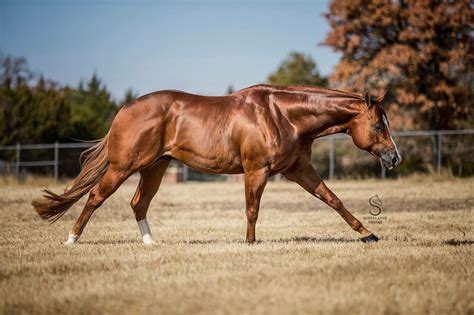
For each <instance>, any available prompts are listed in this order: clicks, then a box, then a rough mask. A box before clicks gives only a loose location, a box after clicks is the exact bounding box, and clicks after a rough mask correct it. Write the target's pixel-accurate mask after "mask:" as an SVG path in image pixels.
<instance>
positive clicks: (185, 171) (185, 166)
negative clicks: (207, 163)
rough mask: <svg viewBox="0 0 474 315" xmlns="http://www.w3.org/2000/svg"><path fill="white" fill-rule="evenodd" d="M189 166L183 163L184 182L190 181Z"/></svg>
mask: <svg viewBox="0 0 474 315" xmlns="http://www.w3.org/2000/svg"><path fill="white" fill-rule="evenodd" d="M188 171H189V170H188V166H187V165H186V164H184V163H183V182H187V181H188Z"/></svg>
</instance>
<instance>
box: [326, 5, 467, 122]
mask: <svg viewBox="0 0 474 315" xmlns="http://www.w3.org/2000/svg"><path fill="white" fill-rule="evenodd" d="M326 17H327V19H328V21H329V24H330V26H331V31H330V32H329V34H328V35H327V37H326V39H325V41H324V42H323V44H324V45H327V46H330V47H332V48H333V49H334V50H335V51H337V52H340V53H341V54H342V56H341V60H340V62H339V64H338V65H337V66H336V68H335V71H334V72H333V74H332V76H331V78H330V79H331V83H332V85H333V86H336V87H338V88H341V89H346V90H353V91H363V90H366V91H369V92H370V93H371V94H374V95H381V94H383V93H384V91H385V90H387V89H388V90H389V94H390V95H391V96H392V97H391V102H390V103H389V104H388V106H387V107H388V111H389V115H390V117H391V123H392V125H393V126H394V128H396V129H414V128H417V129H453V128H472V127H473V126H474V119H473V118H472V116H473V115H472V109H473V103H474V97H473V94H474V93H473V90H474V83H473V81H474V76H473V67H474V66H473V64H474V63H473V61H474V60H473V59H474V58H473V52H474V45H473V43H474V39H473V36H472V34H474V31H473V18H474V7H471V5H470V3H469V1H451V2H448V1H431V0H416V1H415V0H406V1H404V0H396V1H390V0H374V1H363V0H332V1H331V3H330V6H329V12H328V13H327V14H326Z"/></svg>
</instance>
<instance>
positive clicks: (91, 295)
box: [0, 177, 474, 314]
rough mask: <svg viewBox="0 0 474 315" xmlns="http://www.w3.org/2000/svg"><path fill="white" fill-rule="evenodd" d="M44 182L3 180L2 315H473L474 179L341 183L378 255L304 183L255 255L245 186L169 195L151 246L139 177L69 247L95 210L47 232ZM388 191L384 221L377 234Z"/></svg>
mask: <svg viewBox="0 0 474 315" xmlns="http://www.w3.org/2000/svg"><path fill="white" fill-rule="evenodd" d="M44 184H45V183H42V182H34V183H30V184H11V183H10V184H7V183H5V182H0V214H1V216H0V251H1V255H0V314H16V313H27V314H32V313H68V314H79V313H80V314H84V313H109V314H132V313H138V314H145V313H153V314H305V313H309V314H319V313H321V314H347V313H351V314H354V313H355V314H381V313H383V314H397V313H400V314H450V313H451V314H473V313H474V292H473V288H474V285H473V282H474V281H473V280H474V279H473V269H474V268H473V266H474V248H473V245H474V244H473V240H474V231H473V223H474V216H473V209H474V180H473V179H462V180H461V179H442V178H440V179H433V178H426V177H419V178H412V179H405V180H387V181H376V180H365V181H333V182H329V183H328V185H329V186H330V187H331V188H333V190H334V191H335V192H336V193H337V194H338V195H339V196H340V197H341V199H342V200H343V201H344V203H345V204H346V206H347V207H348V208H349V209H351V211H352V212H353V213H354V214H355V215H356V216H357V217H359V218H360V219H361V220H362V221H363V222H365V223H366V225H367V226H368V227H369V228H370V229H372V230H373V231H374V232H375V233H376V234H377V235H378V236H379V237H381V241H380V242H379V243H376V244H363V243H361V242H359V241H358V235H357V234H356V233H355V232H353V231H352V230H350V228H349V227H348V226H347V225H346V224H345V223H344V222H343V220H342V218H340V217H339V216H338V215H337V214H336V213H335V212H334V211H333V210H331V209H329V208H328V207H327V206H326V205H324V204H323V203H322V202H320V201H319V200H316V199H315V198H313V197H311V196H310V195H309V194H307V193H305V192H304V191H303V190H302V189H301V188H299V187H298V186H296V185H295V184H292V183H286V182H283V183H269V185H268V186H267V188H266V191H265V194H264V196H263V200H262V208H261V211H260V217H259V221H258V224H257V239H258V240H259V242H258V243H257V244H255V245H250V246H249V245H246V244H245V243H244V242H243V240H244V237H245V224H246V220H245V215H244V210H243V205H244V197H243V187H242V184H241V183H204V184H203V183H188V184H165V185H163V187H162V189H161V190H160V192H159V193H158V195H157V197H156V198H155V200H154V201H153V203H152V206H151V208H150V211H149V215H148V219H149V222H150V224H151V228H152V231H153V232H154V236H155V241H156V242H157V244H156V246H154V247H145V246H144V245H142V244H141V239H140V236H139V231H138V228H137V225H136V222H135V220H134V218H133V214H132V211H131V209H130V207H129V201H130V199H131V197H132V194H133V191H134V185H135V184H136V178H132V179H130V180H129V181H128V182H127V183H125V184H124V185H123V186H122V187H121V188H120V190H119V191H118V192H117V193H116V194H115V195H114V196H112V197H111V198H110V199H109V200H107V202H106V203H105V204H104V205H103V206H102V208H100V209H99V210H98V211H97V212H96V213H95V215H94V217H93V218H92V220H91V222H90V223H89V225H88V226H87V228H86V230H85V232H84V234H83V236H82V238H81V239H80V241H79V243H78V244H77V245H76V246H75V247H73V248H68V247H65V246H63V245H62V242H63V241H65V239H66V237H67V232H68V230H69V228H70V227H71V225H72V223H73V220H75V218H76V217H77V216H78V215H79V212H80V210H81V209H80V208H81V205H83V204H84V200H81V202H79V204H78V205H76V206H74V208H73V209H72V210H71V211H70V212H69V213H68V214H67V215H66V216H65V217H64V218H63V219H61V220H60V221H59V222H58V223H56V224H54V225H48V223H46V222H44V221H41V220H40V219H39V217H38V216H37V215H36V214H35V213H34V212H33V209H32V207H31V206H30V202H31V200H32V198H33V197H35V196H38V194H39V190H40V188H42V186H43V185H44ZM50 186H52V187H51V188H55V189H56V191H59V190H60V188H61V187H63V186H64V185H54V184H53V185H50ZM375 194H377V195H378V196H379V197H380V199H381V200H382V202H383V212H382V214H381V215H380V216H381V217H384V219H383V220H382V223H367V221H368V220H369V218H367V216H369V213H368V210H369V209H370V208H371V207H370V206H369V204H368V199H369V198H370V197H371V196H373V195H375ZM364 217H365V219H364Z"/></svg>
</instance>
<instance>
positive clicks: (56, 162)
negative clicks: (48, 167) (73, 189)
mask: <svg viewBox="0 0 474 315" xmlns="http://www.w3.org/2000/svg"><path fill="white" fill-rule="evenodd" d="M58 173H59V143H58V142H57V141H56V142H55V143H54V180H55V181H57V180H58V175H59V174H58Z"/></svg>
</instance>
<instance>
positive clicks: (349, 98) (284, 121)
mask: <svg viewBox="0 0 474 315" xmlns="http://www.w3.org/2000/svg"><path fill="white" fill-rule="evenodd" d="M383 103H384V100H383V97H382V98H380V99H371V98H370V96H368V94H365V95H359V94H355V93H348V92H344V91H339V90H333V89H327V88H319V87H309V86H288V87H277V86H270V85H256V86H252V87H249V88H245V89H243V90H240V91H237V92H235V93H233V94H231V95H228V96H202V95H194V94H189V93H185V92H181V91H172V90H165V91H158V92H154V93H151V94H147V95H144V96H142V97H140V98H138V99H137V100H135V101H132V102H131V103H129V104H126V105H125V106H123V107H122V108H121V109H120V111H119V112H118V113H117V115H116V117H115V118H114V120H113V122H112V126H111V128H110V130H109V132H108V133H107V135H106V136H105V137H104V138H103V139H101V140H100V141H99V142H98V143H97V144H96V145H94V146H93V147H91V148H89V149H87V150H86V151H84V152H83V154H82V155H81V162H82V167H81V172H80V173H79V175H78V176H77V177H76V178H75V179H74V180H73V181H72V183H71V185H70V186H69V187H68V188H66V190H65V191H64V193H62V194H56V193H54V192H51V191H49V190H45V191H44V192H45V195H44V196H43V197H42V198H39V199H36V200H34V201H33V203H32V204H33V206H34V208H35V209H36V211H37V212H38V214H39V215H40V216H41V218H43V219H48V220H51V221H55V220H57V219H59V218H60V217H61V216H62V215H63V214H64V213H65V212H66V211H67V210H68V209H69V208H70V207H71V206H72V205H73V204H74V203H75V202H76V201H78V200H79V199H80V198H81V197H82V196H83V195H85V194H86V193H88V192H89V191H90V194H89V198H88V200H87V202H86V204H85V206H84V210H83V211H82V213H81V215H80V216H79V218H78V219H77V221H76V222H75V224H74V226H73V227H72V229H71V231H70V233H69V238H68V240H67V242H66V244H69V245H71V244H74V243H75V242H76V241H77V240H78V239H79V237H80V235H81V233H82V231H83V230H84V227H85V226H86V224H87V222H88V221H89V219H90V217H91V216H92V214H93V212H94V211H95V210H96V209H97V208H98V207H99V206H100V205H101V204H102V203H103V202H104V201H105V200H106V199H107V198H108V197H109V196H110V195H112V194H113V193H114V192H115V191H116V190H117V188H118V187H119V186H120V185H121V184H122V183H123V182H124V181H125V180H126V179H127V178H128V177H129V176H130V175H132V174H133V173H135V172H139V173H140V182H139V184H138V187H137V190H136V192H135V194H134V196H133V198H132V201H131V207H132V209H133V212H134V214H135V218H136V220H137V222H138V226H139V229H140V232H141V234H142V238H143V242H144V243H145V244H153V238H152V235H151V232H150V228H149V226H148V223H147V220H146V215H147V211H148V207H149V205H150V202H151V200H152V198H153V197H154V195H155V194H156V192H157V191H158V188H159V187H160V184H161V180H162V178H163V175H164V173H165V171H166V169H167V167H168V165H169V164H170V161H171V160H172V159H176V160H179V161H181V162H183V163H184V164H186V165H188V166H189V167H192V168H194V169H196V170H199V171H201V172H207V173H217V174H241V173H243V174H245V200H246V202H245V206H246V215H247V235H246V241H247V242H248V243H253V242H255V225H256V222H257V218H258V211H259V206H260V198H261V196H262V193H263V191H264V188H265V185H266V183H267V180H268V178H269V177H271V176H273V175H275V174H278V173H281V174H283V175H284V176H285V177H286V178H287V179H289V180H290V181H293V182H296V183H298V184H299V185H300V186H301V187H303V188H304V189H305V190H307V191H308V192H309V193H310V194H312V195H313V196H315V197H316V198H318V199H320V200H322V201H323V202H325V203H326V204H328V205H329V206H330V207H331V208H333V209H334V210H336V211H337V212H338V213H339V214H340V215H341V216H342V218H343V219H344V220H345V221H346V222H347V223H348V224H349V226H350V227H351V228H352V229H353V230H354V231H357V232H358V233H360V235H361V236H362V238H361V240H362V241H364V242H372V241H378V238H377V237H376V236H375V235H374V234H372V233H371V232H370V231H369V230H368V229H367V228H365V227H364V226H363V225H362V223H361V222H360V221H359V220H358V219H356V218H355V217H354V216H353V215H352V214H351V213H350V212H349V211H348V210H347V209H346V207H345V206H344V204H343V203H342V202H341V200H340V199H339V198H338V197H337V196H336V195H335V194H334V193H333V192H332V191H331V190H330V189H329V188H328V187H327V186H326V184H325V183H324V182H323V180H322V179H321V177H320V176H319V175H318V173H317V172H316V170H315V169H314V168H313V166H312V165H311V164H310V160H311V146H312V143H313V141H314V140H315V139H317V138H320V137H323V136H327V135H330V134H335V133H347V134H349V135H350V136H351V137H352V140H353V142H354V144H355V145H356V146H357V147H359V148H360V149H362V150H365V151H367V152H369V153H370V154H372V155H373V156H375V157H377V158H379V159H380V160H381V162H382V163H383V164H384V166H385V167H387V168H389V169H391V168H393V167H395V166H397V165H398V164H399V163H400V162H401V156H400V154H399V152H398V150H397V147H396V145H395V143H394V141H393V139H392V137H391V135H390V129H389V123H388V119H387V116H386V114H385V112H384V110H383V109H382V105H383Z"/></svg>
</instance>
